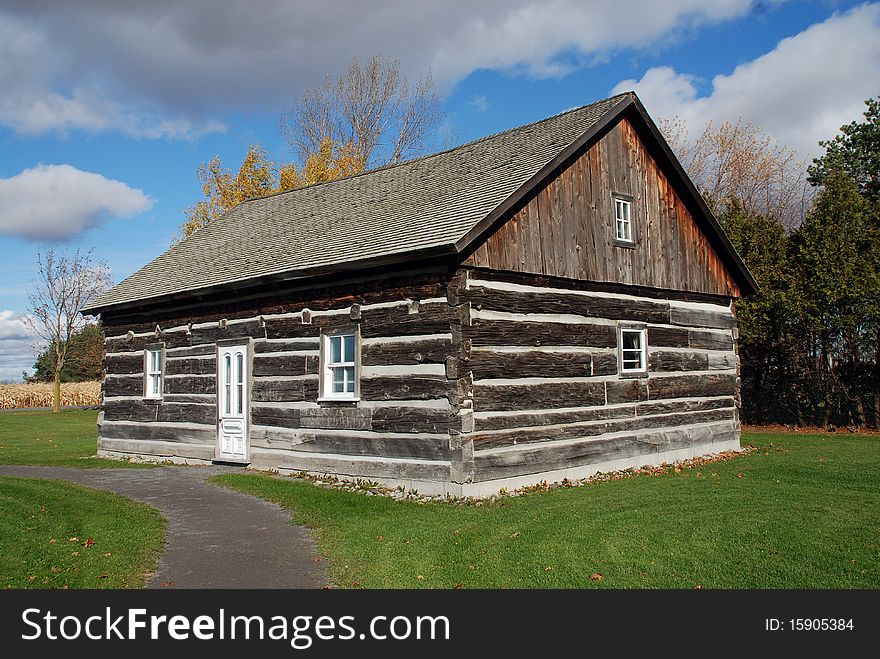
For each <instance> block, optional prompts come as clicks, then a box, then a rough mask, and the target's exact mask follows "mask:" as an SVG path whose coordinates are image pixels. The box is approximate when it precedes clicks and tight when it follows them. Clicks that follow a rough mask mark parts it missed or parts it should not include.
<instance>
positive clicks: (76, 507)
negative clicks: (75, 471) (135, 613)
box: [0, 477, 165, 588]
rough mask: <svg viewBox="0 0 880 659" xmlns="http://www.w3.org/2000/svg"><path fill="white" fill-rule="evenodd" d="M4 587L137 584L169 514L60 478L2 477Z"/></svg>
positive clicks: (0, 574) (153, 560) (0, 564)
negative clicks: (53, 479) (64, 481)
mask: <svg viewBox="0 0 880 659" xmlns="http://www.w3.org/2000/svg"><path fill="white" fill-rule="evenodd" d="M0 510H2V511H3V514H2V515H0V588H139V587H141V586H143V584H144V577H145V575H147V574H148V573H150V572H152V571H154V570H155V568H156V565H157V560H158V556H159V552H160V551H161V549H162V547H163V545H164V538H165V521H164V519H162V517H161V515H159V513H158V512H156V511H155V510H154V509H153V508H151V507H150V506H147V505H146V504H142V503H138V502H135V501H132V500H131V499H128V498H126V497H121V496H118V495H116V494H111V493H109V492H99V491H97V490H90V489H87V488H84V487H79V486H77V485H71V484H68V483H62V482H60V481H48V480H36V479H29V478H8V477H0Z"/></svg>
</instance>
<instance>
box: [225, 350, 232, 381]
mask: <svg viewBox="0 0 880 659" xmlns="http://www.w3.org/2000/svg"><path fill="white" fill-rule="evenodd" d="M223 364H224V367H223V381H224V382H225V383H226V384H229V383H230V382H232V356H231V355H226V357H225V359H224V360H223Z"/></svg>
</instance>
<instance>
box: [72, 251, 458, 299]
mask: <svg viewBox="0 0 880 659" xmlns="http://www.w3.org/2000/svg"><path fill="white" fill-rule="evenodd" d="M456 254H457V252H456V250H455V246H454V245H452V244H444V245H435V246H432V247H426V248H423V249H417V250H411V251H408V252H398V253H397V254H388V255H383V256H380V257H371V258H367V259H359V260H356V261H346V262H344V263H338V264H332V265H327V266H321V267H317V268H307V269H303V270H287V271H284V272H278V273H274V274H270V275H263V276H261V277H250V278H246V279H240V280H237V281H232V282H225V283H223V284H216V285H213V286H205V287H203V288H193V289H188V290H184V291H178V292H176V293H169V294H167V295H157V296H155V297H150V298H141V299H137V300H129V301H123V302H118V303H109V304H90V305H86V306H85V307H83V308H82V309H81V310H80V313H82V314H84V315H89V316H97V315H98V314H104V313H107V312H113V313H118V312H125V311H131V310H142V309H147V308H150V307H154V306H159V305H162V304H166V303H168V302H176V301H181V300H188V299H194V300H201V299H203V298H205V297H207V296H210V295H214V294H217V293H227V292H230V291H232V292H236V293H240V292H242V291H245V290H250V289H256V288H259V287H263V286H267V285H278V284H288V283H295V282H303V281H306V280H309V279H313V278H316V277H327V276H328V275H337V274H339V275H342V274H350V273H351V272H353V271H356V270H375V269H377V268H384V267H394V266H399V265H404V264H411V263H412V262H413V261H420V260H428V259H439V258H443V257H450V256H455V255H456Z"/></svg>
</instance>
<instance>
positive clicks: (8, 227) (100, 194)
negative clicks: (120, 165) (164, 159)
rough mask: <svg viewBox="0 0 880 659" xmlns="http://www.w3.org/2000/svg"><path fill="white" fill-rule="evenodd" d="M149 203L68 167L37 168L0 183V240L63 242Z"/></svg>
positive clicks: (100, 178)
mask: <svg viewBox="0 0 880 659" xmlns="http://www.w3.org/2000/svg"><path fill="white" fill-rule="evenodd" d="M152 204H153V202H152V199H150V197H148V196H147V195H145V194H144V193H143V192H142V191H141V190H137V189H135V188H131V187H129V186H128V185H126V184H125V183H122V182H121V181H115V180H113V179H108V178H105V177H103V176H101V175H100V174H94V173H92V172H84V171H82V170H79V169H76V168H75V167H71V166H70V165H37V166H36V167H32V168H31V169H26V170H24V171H23V172H21V173H19V174H16V175H15V176H12V177H10V178H6V179H0V234H6V235H12V236H19V237H22V238H29V239H34V240H39V239H51V240H63V239H65V238H70V237H72V236H75V235H77V234H78V233H81V232H82V231H85V230H86V229H90V228H92V227H94V226H97V225H99V224H102V223H103V222H105V221H106V220H108V219H110V218H113V217H132V216H134V215H137V214H139V213H142V212H144V211H146V210H148V209H149V208H150V207H151V206H152Z"/></svg>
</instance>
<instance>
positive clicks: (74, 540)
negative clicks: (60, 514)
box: [67, 538, 79, 542]
mask: <svg viewBox="0 0 880 659" xmlns="http://www.w3.org/2000/svg"><path fill="white" fill-rule="evenodd" d="M67 542H79V538H68V539H67Z"/></svg>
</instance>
